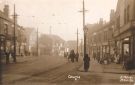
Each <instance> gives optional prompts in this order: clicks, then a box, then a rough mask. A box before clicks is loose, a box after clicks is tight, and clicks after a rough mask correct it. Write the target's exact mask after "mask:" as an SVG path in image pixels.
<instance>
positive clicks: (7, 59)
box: [6, 48, 10, 64]
mask: <svg viewBox="0 0 135 85" xmlns="http://www.w3.org/2000/svg"><path fill="white" fill-rule="evenodd" d="M9 55H10V50H9V48H6V64H8V63H9Z"/></svg>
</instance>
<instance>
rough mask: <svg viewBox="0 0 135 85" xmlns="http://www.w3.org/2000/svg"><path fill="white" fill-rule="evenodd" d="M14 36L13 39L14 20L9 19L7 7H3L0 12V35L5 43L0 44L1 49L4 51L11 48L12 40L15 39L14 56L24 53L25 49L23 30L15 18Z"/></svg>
mask: <svg viewBox="0 0 135 85" xmlns="http://www.w3.org/2000/svg"><path fill="white" fill-rule="evenodd" d="M15 21H16V36H15V38H14V20H13V19H12V18H10V15H9V6H8V5H5V6H4V9H3V11H1V10H0V35H3V36H5V41H4V43H3V44H2V47H3V48H4V50H5V51H6V49H11V48H13V46H14V44H13V42H14V41H13V40H14V39H16V54H17V55H20V54H21V53H24V48H25V43H26V42H25V38H26V36H25V34H24V33H25V32H24V31H25V30H24V28H23V27H22V26H20V25H18V24H17V17H16V20H15Z"/></svg>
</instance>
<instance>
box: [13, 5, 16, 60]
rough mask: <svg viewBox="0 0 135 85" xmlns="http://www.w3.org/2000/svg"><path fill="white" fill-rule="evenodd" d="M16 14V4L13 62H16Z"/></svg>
mask: <svg viewBox="0 0 135 85" xmlns="http://www.w3.org/2000/svg"><path fill="white" fill-rule="evenodd" d="M16 16H17V15H16V12H15V4H14V56H13V59H14V60H13V61H14V62H16Z"/></svg>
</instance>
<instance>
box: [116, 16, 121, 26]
mask: <svg viewBox="0 0 135 85" xmlns="http://www.w3.org/2000/svg"><path fill="white" fill-rule="evenodd" d="M116 27H117V28H120V16H118V17H117V22H116Z"/></svg>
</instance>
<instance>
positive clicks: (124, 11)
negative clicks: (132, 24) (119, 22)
mask: <svg viewBox="0 0 135 85" xmlns="http://www.w3.org/2000/svg"><path fill="white" fill-rule="evenodd" d="M126 23H127V21H126V9H124V24H126Z"/></svg>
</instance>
